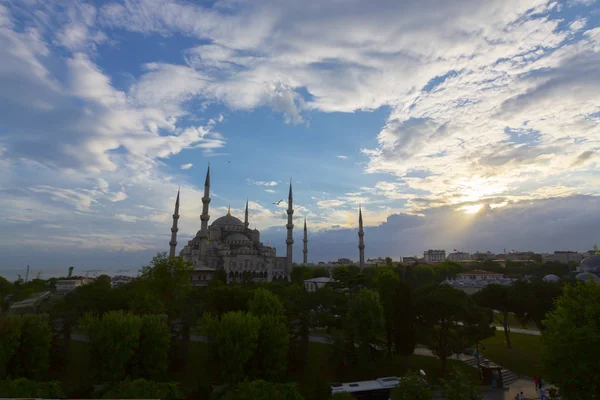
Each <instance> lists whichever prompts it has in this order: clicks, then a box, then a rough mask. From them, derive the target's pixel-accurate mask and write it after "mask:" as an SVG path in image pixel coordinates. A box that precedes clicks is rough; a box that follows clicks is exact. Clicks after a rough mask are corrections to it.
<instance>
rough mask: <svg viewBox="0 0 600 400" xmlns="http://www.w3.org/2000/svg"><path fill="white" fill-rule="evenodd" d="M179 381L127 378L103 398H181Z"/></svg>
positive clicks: (173, 399)
mask: <svg viewBox="0 0 600 400" xmlns="http://www.w3.org/2000/svg"><path fill="white" fill-rule="evenodd" d="M182 397H183V395H182V393H181V390H180V389H179V383H178V382H153V381H147V380H145V379H136V380H133V381H132V380H125V381H123V382H119V383H118V384H116V385H115V386H114V387H111V388H110V389H109V390H108V391H107V392H106V393H104V394H103V395H102V398H103V399H172V400H175V399H180V398H182Z"/></svg>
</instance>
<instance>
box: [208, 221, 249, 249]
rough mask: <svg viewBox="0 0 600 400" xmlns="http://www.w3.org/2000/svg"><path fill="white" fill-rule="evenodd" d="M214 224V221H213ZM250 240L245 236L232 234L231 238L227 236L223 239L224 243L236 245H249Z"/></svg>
mask: <svg viewBox="0 0 600 400" xmlns="http://www.w3.org/2000/svg"><path fill="white" fill-rule="evenodd" d="M215 222H216V221H215ZM249 242H250V239H248V238H247V237H246V236H244V235H242V234H241V233H234V234H233V235H231V236H228V237H227V238H226V239H225V243H232V244H233V243H237V244H242V243H244V244H246V243H249Z"/></svg>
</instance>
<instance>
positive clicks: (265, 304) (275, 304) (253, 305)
mask: <svg viewBox="0 0 600 400" xmlns="http://www.w3.org/2000/svg"><path fill="white" fill-rule="evenodd" d="M248 310H249V311H250V312H251V313H252V314H253V315H254V316H256V317H263V316H265V315H272V316H274V317H280V318H283V317H284V315H285V309H284V308H283V304H281V301H280V300H279V298H278V297H277V296H276V295H275V294H273V292H271V291H269V290H267V289H263V288H258V289H257V290H256V291H254V296H253V297H252V298H251V299H250V300H249V302H248Z"/></svg>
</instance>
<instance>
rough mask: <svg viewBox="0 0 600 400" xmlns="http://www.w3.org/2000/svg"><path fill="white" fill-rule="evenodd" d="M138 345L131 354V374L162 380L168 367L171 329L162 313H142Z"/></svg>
mask: <svg viewBox="0 0 600 400" xmlns="http://www.w3.org/2000/svg"><path fill="white" fill-rule="evenodd" d="M141 319H142V325H141V328H140V338H139V345H138V347H137V349H136V351H135V353H134V355H133V356H132V361H131V364H132V369H133V376H136V377H140V378H146V379H151V380H155V381H160V380H163V379H164V377H165V375H166V373H167V367H168V364H169V363H168V361H169V346H170V344H171V331H170V329H169V326H168V325H167V320H166V316H164V315H143V316H142V317H141Z"/></svg>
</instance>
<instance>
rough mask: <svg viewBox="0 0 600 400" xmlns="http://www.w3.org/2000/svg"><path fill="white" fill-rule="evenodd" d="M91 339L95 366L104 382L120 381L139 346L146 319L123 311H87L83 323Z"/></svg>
mask: <svg viewBox="0 0 600 400" xmlns="http://www.w3.org/2000/svg"><path fill="white" fill-rule="evenodd" d="M80 325H81V326H82V328H83V329H84V331H85V333H86V334H87V335H88V337H89V338H90V341H91V346H90V349H91V360H93V362H92V367H93V368H94V369H95V370H96V371H95V372H96V374H97V376H98V378H99V380H100V381H101V382H118V381H121V380H123V379H124V378H125V377H126V373H127V367H128V365H129V362H130V360H131V358H132V356H133V355H134V354H135V351H136V349H137V348H138V346H139V340H140V330H141V328H142V319H141V318H140V317H138V316H137V315H133V314H130V313H125V312H123V311H111V312H108V313H106V314H104V315H103V316H102V317H98V316H94V315H91V314H86V315H85V316H84V317H83V318H82V321H81V323H80Z"/></svg>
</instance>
